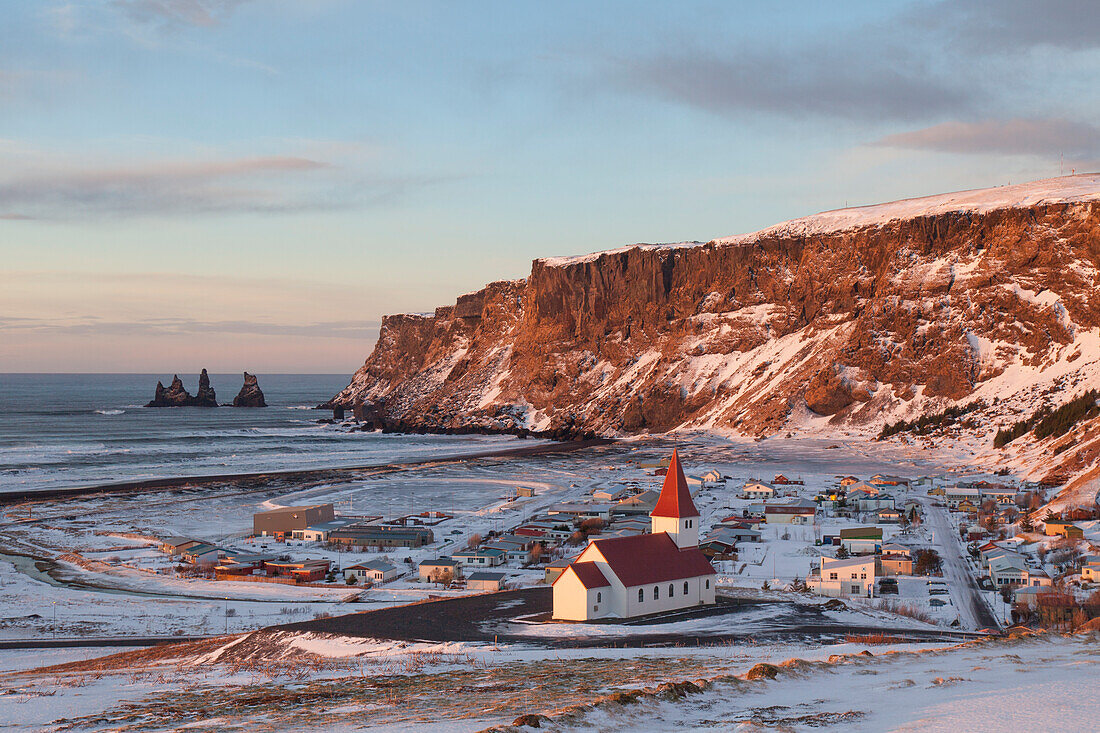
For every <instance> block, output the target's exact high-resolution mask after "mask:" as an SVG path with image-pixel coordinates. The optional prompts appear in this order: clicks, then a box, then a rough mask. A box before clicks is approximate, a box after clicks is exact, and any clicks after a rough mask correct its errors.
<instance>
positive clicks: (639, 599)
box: [638, 588, 645, 603]
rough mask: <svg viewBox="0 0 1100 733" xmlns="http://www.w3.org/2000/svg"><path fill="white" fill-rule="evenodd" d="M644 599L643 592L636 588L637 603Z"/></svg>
mask: <svg viewBox="0 0 1100 733" xmlns="http://www.w3.org/2000/svg"><path fill="white" fill-rule="evenodd" d="M644 600H645V592H644V591H643V590H642V589H641V588H639V589H638V603H641V602H643V601H644Z"/></svg>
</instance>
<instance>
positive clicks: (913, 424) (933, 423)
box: [878, 400, 987, 440]
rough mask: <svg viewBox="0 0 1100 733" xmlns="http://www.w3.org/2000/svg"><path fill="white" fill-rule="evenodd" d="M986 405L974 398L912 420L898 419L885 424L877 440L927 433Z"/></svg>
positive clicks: (947, 425) (946, 425)
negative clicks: (905, 434) (963, 403)
mask: <svg viewBox="0 0 1100 733" xmlns="http://www.w3.org/2000/svg"><path fill="white" fill-rule="evenodd" d="M986 406H987V405H986V404H985V402H984V401H983V400H974V401H973V402H968V403H967V404H965V405H960V406H957V407H948V408H947V409H946V410H944V411H943V412H937V413H934V414H929V415H921V416H920V417H918V418H916V419H913V420H899V421H898V422H896V423H892V424H889V425H885V426H883V428H882V432H880V433H879V434H878V439H879V440H885V439H886V438H889V437H890V436H892V435H897V434H898V433H913V434H914V435H927V434H929V433H933V432H935V431H937V430H940V429H943V428H947V427H950V426H951V425H954V424H955V423H956V422H958V421H959V418H960V417H962V416H963V415H966V414H968V413H971V412H974V411H975V410H982V409H985V407H986Z"/></svg>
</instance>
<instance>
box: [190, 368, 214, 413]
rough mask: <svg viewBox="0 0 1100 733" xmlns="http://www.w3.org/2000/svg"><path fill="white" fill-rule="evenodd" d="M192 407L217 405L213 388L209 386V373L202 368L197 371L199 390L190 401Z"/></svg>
mask: <svg viewBox="0 0 1100 733" xmlns="http://www.w3.org/2000/svg"><path fill="white" fill-rule="evenodd" d="M191 404H192V406H194V407H217V406H218V396H217V395H216V394H214V388H213V387H211V386H210V375H209V374H207V373H206V370H205V369H203V370H202V372H200V373H199V392H198V394H196V395H195V398H194V400H193V401H192V402H191Z"/></svg>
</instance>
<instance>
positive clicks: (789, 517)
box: [764, 499, 817, 524]
mask: <svg viewBox="0 0 1100 733" xmlns="http://www.w3.org/2000/svg"><path fill="white" fill-rule="evenodd" d="M816 516H817V504H815V503H814V502H812V501H810V500H809V499H796V500H794V501H788V502H786V503H783V504H766V505H765V506H764V521H766V522H767V523H768V524H813V523H814V518H815V517H816Z"/></svg>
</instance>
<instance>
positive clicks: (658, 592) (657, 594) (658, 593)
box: [653, 586, 661, 601]
mask: <svg viewBox="0 0 1100 733" xmlns="http://www.w3.org/2000/svg"><path fill="white" fill-rule="evenodd" d="M660 597H661V589H660V588H658V587H657V586H653V600H655V601H656V600H657V599H659V598H660Z"/></svg>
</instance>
